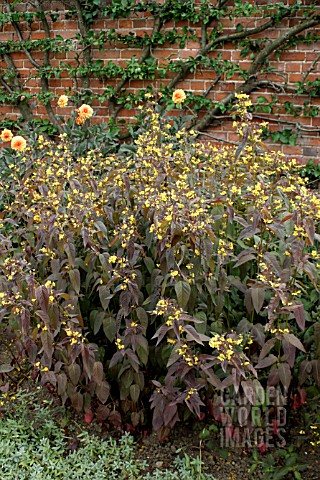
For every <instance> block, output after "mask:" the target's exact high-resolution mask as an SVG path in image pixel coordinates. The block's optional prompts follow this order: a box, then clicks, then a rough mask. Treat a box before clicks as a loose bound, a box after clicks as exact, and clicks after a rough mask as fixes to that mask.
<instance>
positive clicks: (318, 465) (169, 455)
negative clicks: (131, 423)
mask: <svg viewBox="0 0 320 480" xmlns="http://www.w3.org/2000/svg"><path fill="white" fill-rule="evenodd" d="M298 430H300V427H298V426H297V429H296V431H295V432H292V433H293V438H292V440H293V441H295V447H294V449H293V451H294V452H297V453H299V454H300V456H301V457H302V458H301V462H300V463H305V470H304V471H302V472H301V480H320V445H316V446H312V445H310V442H309V441H308V440H309V439H308V438H304V439H302V438H301V435H299V431H298ZM295 435H296V436H295ZM212 444H213V445H212ZM273 451H274V450H273ZM273 451H272V449H269V451H267V452H266V453H265V454H260V456H259V459H260V460H263V459H264V458H266V456H267V455H268V454H269V453H271V454H273ZM185 453H186V454H187V455H188V456H189V457H191V458H193V457H197V456H199V455H200V456H201V459H202V461H203V462H204V465H203V471H204V472H206V473H208V474H210V475H212V476H213V478H215V479H216V480H253V479H254V480H262V479H264V480H266V479H269V478H272V477H271V475H270V476H269V475H268V474H267V475H266V473H263V471H262V468H261V466H258V468H257V469H256V470H255V471H254V473H253V474H250V473H249V469H250V467H251V465H252V452H251V451H249V450H248V449H244V448H241V447H234V448H231V447H227V448H226V447H223V446H222V447H221V445H220V439H219V437H216V439H215V441H213V442H211V445H210V448H208V445H206V444H205V443H204V442H200V441H199V432H195V431H192V430H191V429H188V428H186V427H178V428H177V429H176V430H175V431H174V432H172V434H171V436H170V437H169V440H168V442H166V443H162V444H160V443H159V440H158V438H157V436H156V435H155V434H152V435H150V436H148V437H147V438H145V439H143V440H140V442H138V445H137V449H136V456H137V458H138V459H140V460H145V461H146V462H147V463H148V464H149V471H150V472H152V471H153V470H154V469H155V468H159V469H163V470H165V469H169V470H170V469H172V464H173V461H174V459H175V458H176V457H177V455H181V456H184V454H185ZM279 478H280V477H279ZM281 478H282V479H284V480H291V479H294V478H295V477H294V476H293V475H292V474H291V473H289V474H287V475H285V476H283V477H281Z"/></svg>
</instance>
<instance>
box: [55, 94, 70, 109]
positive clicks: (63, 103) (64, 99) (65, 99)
mask: <svg viewBox="0 0 320 480" xmlns="http://www.w3.org/2000/svg"><path fill="white" fill-rule="evenodd" d="M68 100H69V98H68V97H67V95H60V97H59V100H58V105H59V107H60V108H64V107H66V106H67V105H68Z"/></svg>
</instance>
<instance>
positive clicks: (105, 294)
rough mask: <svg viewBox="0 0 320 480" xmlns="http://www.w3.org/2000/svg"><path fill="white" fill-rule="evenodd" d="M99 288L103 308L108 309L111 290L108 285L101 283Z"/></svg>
mask: <svg viewBox="0 0 320 480" xmlns="http://www.w3.org/2000/svg"><path fill="white" fill-rule="evenodd" d="M98 290H99V298H100V302H101V305H102V308H103V310H107V308H108V306H109V303H110V290H109V288H107V287H106V285H101V286H100V287H98Z"/></svg>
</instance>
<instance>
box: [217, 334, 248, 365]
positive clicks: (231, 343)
mask: <svg viewBox="0 0 320 480" xmlns="http://www.w3.org/2000/svg"><path fill="white" fill-rule="evenodd" d="M209 345H210V347H211V348H213V349H214V350H218V352H219V355H218V356H217V358H218V359H219V360H221V361H222V362H223V361H224V360H228V361H230V360H232V358H233V356H234V355H236V354H238V353H239V347H240V346H242V345H243V337H242V335H239V336H226V335H219V334H215V335H214V337H212V338H211V340H210V341H209ZM240 353H241V352H240Z"/></svg>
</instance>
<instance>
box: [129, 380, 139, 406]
mask: <svg viewBox="0 0 320 480" xmlns="http://www.w3.org/2000/svg"><path fill="white" fill-rule="evenodd" d="M139 396H140V387H139V385H137V384H136V383H134V384H133V385H131V387H130V397H131V400H132V401H133V402H134V403H137V401H138V400H139Z"/></svg>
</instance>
